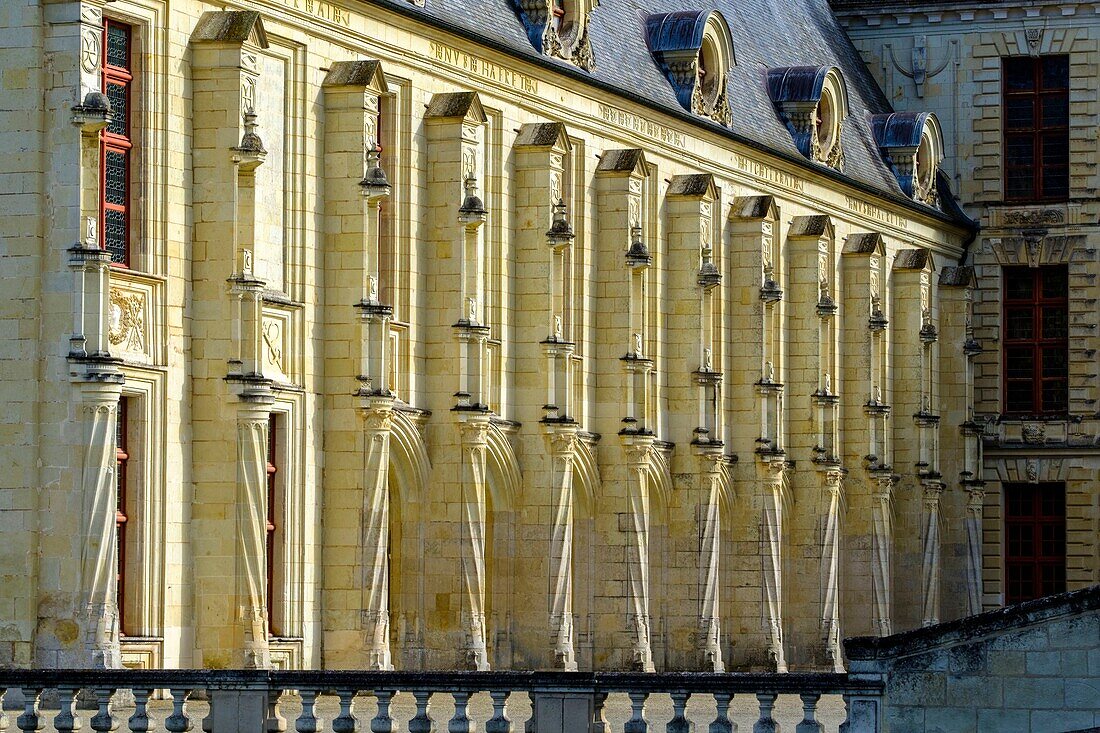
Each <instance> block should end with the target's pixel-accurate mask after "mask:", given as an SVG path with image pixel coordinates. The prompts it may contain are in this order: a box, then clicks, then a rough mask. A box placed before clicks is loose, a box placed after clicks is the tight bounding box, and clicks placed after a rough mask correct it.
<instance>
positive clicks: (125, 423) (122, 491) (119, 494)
mask: <svg viewBox="0 0 1100 733" xmlns="http://www.w3.org/2000/svg"><path fill="white" fill-rule="evenodd" d="M129 427H130V426H129V412H128V410H127V405H126V398H125V397H124V398H122V399H121V400H119V401H118V418H117V422H116V428H115V487H116V489H115V543H116V545H117V562H118V565H117V566H116V567H115V603H116V605H117V606H118V628H119V633H120V634H122V635H125V634H126V556H127V552H126V550H127V547H126V544H127V534H132V533H133V528H132V527H131V526H130V517H129V515H128V513H127V503H128V501H129V497H128V496H127V475H126V474H127V468H128V464H129V462H130V446H129V442H130V441H129V432H130V430H129Z"/></svg>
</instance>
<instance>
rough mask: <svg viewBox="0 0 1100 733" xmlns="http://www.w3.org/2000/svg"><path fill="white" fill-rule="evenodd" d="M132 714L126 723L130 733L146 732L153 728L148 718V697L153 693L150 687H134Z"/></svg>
mask: <svg viewBox="0 0 1100 733" xmlns="http://www.w3.org/2000/svg"><path fill="white" fill-rule="evenodd" d="M133 692H134V714H133V715H131V716H130V719H129V720H128V721H126V722H127V725H129V726H130V731H131V733H147V732H148V731H151V730H153V725H152V721H151V720H149V711H148V709H147V706H148V705H149V697H150V696H151V695H152V694H153V688H151V687H135V688H134V690H133Z"/></svg>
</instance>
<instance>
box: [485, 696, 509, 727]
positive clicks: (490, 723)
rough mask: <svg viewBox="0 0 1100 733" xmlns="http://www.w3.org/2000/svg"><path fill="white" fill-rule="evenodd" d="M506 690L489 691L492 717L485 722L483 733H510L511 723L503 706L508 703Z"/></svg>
mask: <svg viewBox="0 0 1100 733" xmlns="http://www.w3.org/2000/svg"><path fill="white" fill-rule="evenodd" d="M508 694H509V693H508V690H491V691H490V692H489V697H491V698H492V699H493V717H492V718H490V719H489V720H487V721H486V722H485V733H512V721H511V720H509V719H508V715H507V713H506V712H505V709H504V708H505V705H507V703H508Z"/></svg>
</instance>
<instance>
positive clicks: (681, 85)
mask: <svg viewBox="0 0 1100 733" xmlns="http://www.w3.org/2000/svg"><path fill="white" fill-rule="evenodd" d="M646 34H647V38H646V41H647V43H648V44H649V50H650V52H651V53H652V54H653V56H654V58H655V59H656V61H657V65H658V66H660V67H661V71H663V72H664V74H665V77H666V78H667V79H668V81H669V83H670V84H671V85H672V89H673V91H674V92H675V93H676V98H677V100H678V101H679V102H680V105H681V106H683V108H684V109H686V110H688V111H689V112H692V113H694V114H697V115H700V116H702V117H709V118H710V119H712V120H714V121H715V122H717V123H719V124H721V125H726V126H728V125H729V124H730V122H731V121H732V114H731V111H730V105H729V97H728V93H727V88H728V83H729V74H730V69H731V68H732V67H733V66H734V64H735V59H734V54H733V41H732V40H731V36H730V31H729V26H728V25H727V24H726V21H725V19H724V18H723V17H722V14H721V13H719V12H717V11H713V12H706V11H696V10H692V11H681V12H676V13H656V14H654V15H650V16H649V17H648V18H646Z"/></svg>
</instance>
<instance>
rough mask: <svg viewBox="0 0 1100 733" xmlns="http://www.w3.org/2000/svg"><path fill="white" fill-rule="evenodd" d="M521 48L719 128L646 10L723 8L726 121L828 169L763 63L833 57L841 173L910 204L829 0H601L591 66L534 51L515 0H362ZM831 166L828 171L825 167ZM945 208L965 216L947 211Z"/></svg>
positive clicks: (872, 92) (880, 106) (750, 137)
mask: <svg viewBox="0 0 1100 733" xmlns="http://www.w3.org/2000/svg"><path fill="white" fill-rule="evenodd" d="M363 1H364V2H372V3H375V4H377V5H379V6H382V7H386V8H389V9H391V10H395V11H397V12H399V13H401V14H403V15H407V16H411V17H414V18H421V19H423V20H424V21H425V22H428V23H430V24H432V25H436V26H439V27H442V28H445V29H447V30H450V31H452V32H456V33H459V34H460V35H464V36H466V37H469V38H471V40H474V41H475V42H478V43H481V44H484V45H487V46H490V47H495V48H497V49H499V50H501V51H504V52H506V53H509V54H512V55H515V56H520V57H525V58H527V59H530V60H532V61H534V62H535V63H538V64H541V65H543V66H545V67H553V68H557V69H560V71H561V73H563V74H567V75H570V76H572V77H574V78H578V79H582V80H589V81H592V82H594V83H596V84H599V85H600V86H603V87H605V88H608V87H610V88H613V89H614V90H615V91H617V92H619V93H622V94H624V95H625V96H627V97H632V98H634V99H635V100H637V101H640V102H643V103H645V104H647V105H650V106H653V107H657V108H660V109H661V110H663V111H667V112H668V113H670V114H672V115H675V116H678V117H680V118H683V119H690V120H691V121H692V122H693V123H695V124H700V125H704V126H708V127H712V128H717V129H719V130H721V129H723V128H722V127H721V126H720V125H718V124H717V123H714V122H711V121H709V120H706V119H704V118H701V117H698V116H696V115H691V114H689V113H687V112H685V111H684V109H683V108H682V107H681V106H680V104H679V102H677V99H676V94H675V92H674V90H673V88H672V85H671V84H669V82H668V79H667V78H666V77H665V75H664V74H663V73H662V72H661V69H660V68H659V67H658V64H657V62H656V60H655V59H654V57H653V54H652V53H650V50H649V48H648V47H647V35H646V19H647V17H648V16H649V15H651V14H653V13H668V12H676V11H688V10H718V11H719V12H721V13H722V15H723V17H724V18H725V20H726V22H727V23H728V24H729V27H730V32H731V35H732V39H733V48H734V55H735V57H736V62H737V65H736V66H735V67H733V68H732V69H731V70H730V85H729V101H730V104H731V106H732V108H733V121H732V124H731V126H730V128H729V130H730V131H731V132H732V133H733V136H734V137H736V138H739V139H741V140H742V141H744V142H746V143H748V144H750V145H755V146H756V147H760V148H763V149H766V150H769V151H774V152H778V153H779V154H781V155H783V156H784V157H787V158H789V159H792V160H796V161H799V162H804V163H805V165H806V166H807V167H810V168H813V169H816V170H822V167H821V166H818V165H816V164H813V163H811V162H809V161H808V160H806V159H805V157H804V156H802V155H801V154H800V153H799V152H798V150H797V148H796V147H795V143H794V141H793V140H792V138H791V134H790V132H789V131H788V129H787V128H786V127H785V125H784V124H783V122H781V121H780V119H779V117H778V116H777V115H776V110H775V107H774V106H773V104H772V101H771V99H770V98H769V96H768V90H767V81H766V76H767V70H768V69H770V68H776V67H785V66H799V65H815V66H836V67H838V68H839V70H840V71H841V73H842V75H843V77H844V80H845V83H846V85H847V89H848V97H849V102H850V111H849V115H848V119H847V120H846V121H845V124H844V129H843V132H842V136H841V140H842V143H843V145H844V155H845V159H846V161H845V165H844V174H843V177H845V178H848V179H850V180H853V181H855V182H856V183H857V185H860V187H862V188H869V189H872V190H874V191H875V192H877V193H880V194H883V195H886V196H888V197H891V198H894V199H896V200H902V201H906V202H908V203H909V204H910V205H911V206H913V207H915V208H918V209H923V210H926V211H927V210H928V208H927V207H925V206H923V205H922V204H916V203H915V202H912V200H911V199H909V198H908V197H907V196H905V194H904V193H903V192H902V190H901V188H900V187H899V185H898V182H897V180H896V179H895V177H894V175H893V173H892V172H891V171H890V169H889V168H888V167H887V166H886V164H885V163H884V162H883V160H882V157H881V155H880V154H879V151H878V146H877V145H876V144H875V140H874V137H873V135H872V132H871V128H870V124H869V122H868V120H867V116H868V114H869V113H870V114H884V113H888V112H891V111H892V109H891V107H890V105H889V102H887V100H886V98H885V97H884V96H883V94H882V92H881V90H880V89H879V88H878V85H877V84H876V82H875V81H874V79H873V78H872V77H871V75H870V74H869V72H868V71H867V69H866V67H865V66H864V63H863V60H862V59H861V58H860V56H859V53H858V52H857V51H856V49H855V47H854V46H853V45H852V43H851V41H850V40H849V39H848V36H847V35H846V34H845V32H844V30H843V29H842V27H841V26H840V24H839V22H838V21H837V19H836V18H835V16H834V15H833V13H832V10H831V9H830V7H829V3H828V0H600V2H599V5H598V6H596V7H595V9H594V10H593V11H592V14H591V20H590V24H589V36H590V38H591V43H592V51H593V54H594V56H595V63H596V66H595V69H594V70H593V71H592V72H585V71H582V70H580V69H577V68H576V67H574V66H572V65H571V64H568V63H566V62H563V61H558V60H556V59H551V58H549V57H547V56H543V55H542V54H540V53H538V52H536V51H535V49H534V48H533V47H532V45H531V41H530V40H529V39H528V37H527V34H526V32H525V31H524V27H523V23H521V22H520V19H519V16H518V15H517V14H516V11H515V9H514V5H513V1H514V0H425V5H424V7H422V8H421V7H417V6H415V5H413V4H411V3H409V2H408V0H363ZM612 103H614V102H613V101H612ZM826 175H829V173H828V171H826ZM942 217H943V218H947V219H954V220H955V221H957V222H959V223H961V224H963V225H964V226H966V225H967V222H963V221H960V220H959V219H958V217H956V216H952V215H950V214H944V215H942Z"/></svg>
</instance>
